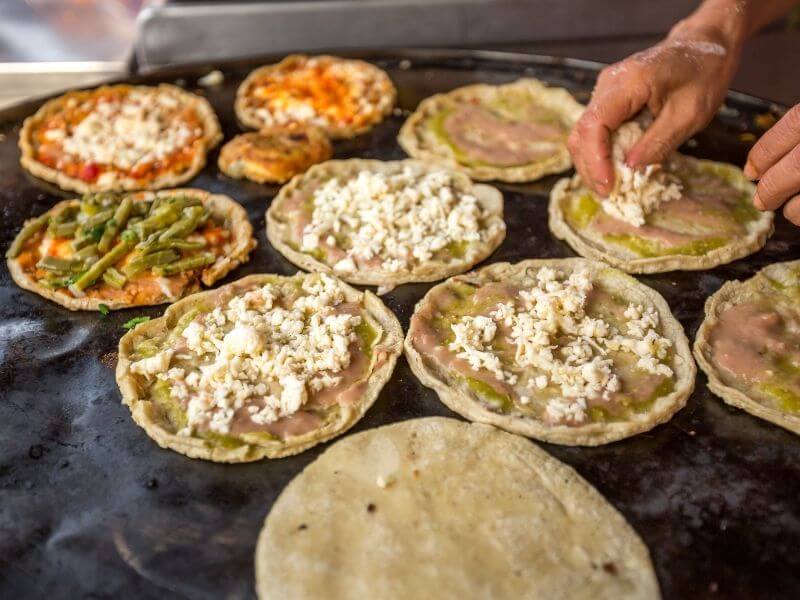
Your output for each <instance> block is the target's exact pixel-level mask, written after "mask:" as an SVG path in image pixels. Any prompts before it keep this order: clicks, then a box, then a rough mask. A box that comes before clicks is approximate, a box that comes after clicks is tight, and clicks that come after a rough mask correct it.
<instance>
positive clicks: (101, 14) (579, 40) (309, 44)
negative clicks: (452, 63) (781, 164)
mask: <svg viewBox="0 0 800 600" xmlns="http://www.w3.org/2000/svg"><path fill="white" fill-rule="evenodd" d="M698 3H699V2H698V1H697V0H669V1H668V2H665V1H663V0H297V1H281V2H275V1H269V0H247V1H235V2H225V1H221V0H216V1H209V0H204V1H200V0H193V1H190V2H187V1H181V0H150V1H148V0H0V106H2V105H3V104H8V103H12V102H15V101H18V100H20V99H22V98H26V97H30V96H39V95H43V94H47V93H51V92H53V91H56V90H60V89H63V88H65V87H70V86H77V85H89V84H94V83H97V82H98V81H101V80H104V79H108V78H112V77H116V76H119V75H122V74H124V73H127V72H135V71H143V72H144V71H148V70H152V69H156V68H158V67H160V66H165V65H169V64H175V63H186V62H202V63H213V62H214V61H219V60H224V59H228V58H239V57H247V56H254V55H262V54H276V53H286V52H291V51H311V52H313V51H316V50H322V49H335V48H340V49H344V48H347V49H352V48H380V47H432V46H440V47H441V46H445V47H459V48H464V47H479V48H492V49H506V50H516V51H522V52H530V53H539V54H551V55H556V56H571V57H575V58H584V59H590V60H596V61H600V62H613V61H615V60H618V59H620V58H622V57H624V56H627V55H628V54H630V53H632V52H635V51H637V50H640V49H642V48H644V47H647V46H649V45H651V44H653V43H655V42H656V41H658V40H659V39H660V38H661V37H662V36H663V35H664V33H665V32H666V31H667V30H668V29H669V28H670V27H671V25H672V24H674V23H675V22H676V21H677V20H679V19H680V18H682V17H684V16H686V15H687V14H688V13H689V12H691V10H692V9H693V8H694V7H695V6H696V5H697V4H698ZM797 25H798V18H797V17H790V18H788V19H785V20H783V21H781V22H779V23H775V24H773V25H772V26H770V27H769V28H767V29H766V30H765V31H763V32H761V33H760V34H759V35H758V36H757V37H756V38H755V39H754V40H752V41H751V43H750V44H749V46H748V48H747V52H746V54H745V57H744V59H743V63H742V68H741V70H740V73H739V75H738V76H737V78H736V80H735V81H734V88H736V89H739V90H741V91H745V92H749V93H753V94H756V95H759V96H763V97H766V98H769V99H772V100H776V101H778V102H782V103H786V104H793V103H795V102H797V101H798V99H800V78H797V77H796V75H795V68H794V65H796V64H797V63H798V61H800V44H798V41H800V38H799V37H798V32H797Z"/></svg>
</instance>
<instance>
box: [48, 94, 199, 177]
mask: <svg viewBox="0 0 800 600" xmlns="http://www.w3.org/2000/svg"><path fill="white" fill-rule="evenodd" d="M87 103H91V104H92V106H91V107H90V109H89V112H88V114H86V116H85V117H84V118H83V119H82V120H81V121H80V122H79V123H78V124H77V125H75V126H73V127H70V126H68V125H63V126H61V127H58V128H51V129H48V130H47V131H45V132H44V137H45V139H46V140H48V141H57V142H60V144H61V147H62V149H63V151H64V152H65V153H66V154H69V155H72V156H73V157H75V158H78V159H79V160H80V161H82V162H84V163H89V164H99V165H110V166H113V167H115V168H117V169H120V170H123V171H129V170H132V169H136V168H137V167H141V166H143V165H146V164H150V163H153V162H156V161H160V160H163V159H165V158H167V157H168V156H170V155H171V154H173V153H175V152H176V151H178V150H181V149H182V148H184V147H185V146H187V145H188V144H190V143H191V142H192V141H193V140H194V139H196V138H198V137H201V136H202V135H203V131H202V129H201V128H191V127H190V126H189V125H188V124H187V123H186V122H185V121H183V120H182V119H180V118H176V114H175V113H176V109H178V108H179V106H180V103H179V101H178V100H177V99H176V98H174V97H173V96H170V95H169V94H164V93H159V92H158V91H156V90H153V91H142V90H137V89H133V90H131V91H130V92H129V93H127V94H125V95H124V96H122V98H112V99H101V100H99V101H96V102H95V100H94V99H92V100H89V101H87Z"/></svg>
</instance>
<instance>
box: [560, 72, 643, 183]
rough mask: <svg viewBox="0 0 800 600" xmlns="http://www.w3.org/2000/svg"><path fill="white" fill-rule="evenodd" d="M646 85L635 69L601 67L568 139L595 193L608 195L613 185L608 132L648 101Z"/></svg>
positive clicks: (576, 166) (578, 169) (584, 177)
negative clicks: (582, 111)
mask: <svg viewBox="0 0 800 600" xmlns="http://www.w3.org/2000/svg"><path fill="white" fill-rule="evenodd" d="M647 97H648V93H647V86H646V85H645V84H644V80H643V78H642V77H641V76H640V75H639V74H638V70H634V69H632V68H631V69H628V68H627V67H626V66H625V65H624V64H622V65H614V66H612V67H609V68H607V69H604V71H603V73H601V75H600V77H599V79H598V84H597V87H596V88H595V92H594V94H593V96H592V100H591V102H589V106H587V107H586V110H585V111H584V113H583V116H582V117H581V118H580V119H579V120H578V122H577V123H576V124H575V126H574V127H573V130H572V132H571V134H570V137H569V140H568V147H569V150H570V154H571V155H572V158H573V162H574V164H575V169H576V170H577V171H578V173H580V175H581V177H583V179H584V180H585V181H586V182H587V184H588V185H589V186H590V187H591V188H593V189H594V190H595V191H596V192H597V193H599V194H601V195H603V196H607V195H608V194H609V193H610V192H611V188H612V187H613V184H614V168H613V165H612V164H611V133H612V132H613V131H615V130H616V129H617V128H618V127H619V126H620V125H621V124H622V123H624V122H625V121H627V120H628V119H630V118H631V117H633V116H634V115H635V114H636V113H638V112H639V111H640V110H641V109H642V108H643V107H644V106H645V105H646V104H647Z"/></svg>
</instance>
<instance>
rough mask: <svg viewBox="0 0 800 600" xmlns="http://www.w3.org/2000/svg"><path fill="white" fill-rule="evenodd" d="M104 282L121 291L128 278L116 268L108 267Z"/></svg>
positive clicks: (104, 274)
mask: <svg viewBox="0 0 800 600" xmlns="http://www.w3.org/2000/svg"><path fill="white" fill-rule="evenodd" d="M103 281H104V282H105V283H107V284H108V285H110V286H111V287H113V288H117V289H118V290H121V289H122V288H123V287H124V286H125V284H126V283H127V281H128V278H127V277H125V275H123V274H122V273H120V272H119V271H117V270H116V269H115V268H114V267H108V269H106V272H105V273H103Z"/></svg>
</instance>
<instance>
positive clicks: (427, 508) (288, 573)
mask: <svg viewBox="0 0 800 600" xmlns="http://www.w3.org/2000/svg"><path fill="white" fill-rule="evenodd" d="M378 477H383V478H385V479H386V480H387V481H388V484H387V485H386V487H380V486H379V485H378V484H377V479H378ZM255 567H256V592H257V594H258V597H259V598H262V599H266V598H293V599H301V598H309V599H310V598H330V599H332V600H338V599H345V598H395V599H398V600H405V599H409V600H410V599H414V600H416V599H417V598H421V597H436V598H444V599H459V600H462V599H464V598H571V599H585V600H589V599H591V600H617V599H619V598H627V599H637V600H644V599H657V598H659V589H658V581H657V579H656V575H655V571H654V569H653V565H652V562H651V560H650V555H649V552H648V550H647V547H646V546H645V544H644V543H643V542H642V540H641V539H640V538H639V536H638V535H637V534H636V532H635V531H634V529H633V528H632V527H631V526H630V525H629V524H628V523H627V522H626V520H625V518H624V517H623V516H622V515H621V514H620V513H619V512H617V510H615V509H614V507H613V506H611V504H609V503H608V501H606V500H605V499H604V498H603V497H602V496H601V495H600V493H598V491H597V490H595V489H594V488H593V487H592V486H591V485H590V484H589V483H588V482H587V481H585V480H584V479H582V478H581V477H580V476H579V475H578V474H577V473H576V472H575V471H574V470H573V469H572V468H571V467H569V466H567V465H565V464H563V463H561V462H559V461H558V460H556V459H555V458H553V457H552V456H550V455H549V454H547V453H546V452H545V451H544V450H542V449H540V448H539V447H538V446H536V444H533V443H531V442H530V441H528V440H525V439H523V438H521V437H519V436H515V435H511V434H508V433H506V432H503V431H500V430H498V429H495V428H494V427H490V426H488V425H482V424H475V423H464V422H462V421H457V420H455V419H447V418H441V417H427V418H421V419H412V420H409V421H404V422H401V423H394V424H391V425H386V426H383V427H379V428H377V429H371V430H368V431H365V432H361V433H357V434H354V435H350V436H348V437H346V438H344V439H342V440H340V441H338V442H336V443H335V444H333V445H332V446H331V447H330V448H328V449H327V450H326V451H325V452H324V453H323V454H322V455H321V456H320V457H319V458H317V459H316V460H315V461H314V462H312V463H311V464H310V465H309V466H308V467H306V468H305V470H304V471H303V472H302V473H301V474H300V475H298V476H297V477H295V478H294V479H293V480H292V481H291V482H290V483H289V485H288V486H287V487H286V488H285V489H284V490H283V492H282V493H281V495H280V496H279V497H278V500H277V501H276V502H275V504H274V505H273V507H272V510H271V511H270V513H269V515H268V516H267V518H266V521H265V524H264V527H263V529H262V530H261V534H260V535H259V538H258V544H257V546H256V552H255Z"/></svg>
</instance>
